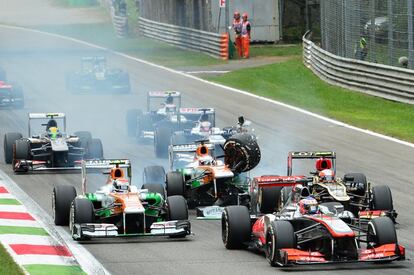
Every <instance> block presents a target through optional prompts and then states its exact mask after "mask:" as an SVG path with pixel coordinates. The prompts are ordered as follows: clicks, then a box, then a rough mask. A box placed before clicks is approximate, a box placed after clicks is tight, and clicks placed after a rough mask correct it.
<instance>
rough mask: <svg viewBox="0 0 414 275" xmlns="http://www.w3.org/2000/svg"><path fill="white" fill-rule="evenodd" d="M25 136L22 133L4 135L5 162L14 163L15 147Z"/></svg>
mask: <svg viewBox="0 0 414 275" xmlns="http://www.w3.org/2000/svg"><path fill="white" fill-rule="evenodd" d="M22 137H23V136H22V134H20V133H6V134H5V135H4V161H5V162H6V163H7V164H11V163H12V161H13V146H14V143H15V142H16V140H18V139H21V138H22Z"/></svg>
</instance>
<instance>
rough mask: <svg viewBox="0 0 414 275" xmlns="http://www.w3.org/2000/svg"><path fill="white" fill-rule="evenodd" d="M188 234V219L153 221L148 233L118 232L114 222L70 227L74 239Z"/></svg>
mask: <svg viewBox="0 0 414 275" xmlns="http://www.w3.org/2000/svg"><path fill="white" fill-rule="evenodd" d="M190 234H191V224H190V221H188V220H185V221H165V222H155V223H153V224H152V225H151V227H150V232H148V233H127V234H123V233H118V228H117V227H116V226H115V225H114V224H107V223H83V224H74V225H73V229H72V237H73V239H75V240H81V239H84V238H111V237H128V236H131V237H132V236H187V235H190Z"/></svg>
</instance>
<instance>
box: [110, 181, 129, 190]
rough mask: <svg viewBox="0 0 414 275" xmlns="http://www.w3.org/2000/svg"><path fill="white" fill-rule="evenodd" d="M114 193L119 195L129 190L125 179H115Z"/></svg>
mask: <svg viewBox="0 0 414 275" xmlns="http://www.w3.org/2000/svg"><path fill="white" fill-rule="evenodd" d="M113 186H114V191H115V192H120V193H126V192H128V190H129V183H128V180H127V179H122V178H119V179H115V180H114V181H113Z"/></svg>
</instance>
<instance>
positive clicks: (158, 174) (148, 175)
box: [143, 165, 165, 185]
mask: <svg viewBox="0 0 414 275" xmlns="http://www.w3.org/2000/svg"><path fill="white" fill-rule="evenodd" d="M152 183H158V184H162V185H165V170H164V167H162V166H159V165H153V166H147V167H145V168H144V173H143V184H152Z"/></svg>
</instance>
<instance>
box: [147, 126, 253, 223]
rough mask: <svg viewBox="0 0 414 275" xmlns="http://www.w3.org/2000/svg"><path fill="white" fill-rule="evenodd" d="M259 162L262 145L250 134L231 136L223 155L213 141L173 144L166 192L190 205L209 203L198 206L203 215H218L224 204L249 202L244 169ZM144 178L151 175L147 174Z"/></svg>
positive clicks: (250, 167)
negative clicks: (181, 198) (179, 196)
mask: <svg viewBox="0 0 414 275" xmlns="http://www.w3.org/2000/svg"><path fill="white" fill-rule="evenodd" d="M222 157H224V161H223V160H222V159H220V158H222ZM259 162H260V149H259V146H258V145H257V143H256V140H255V139H253V138H252V136H250V135H248V134H238V135H234V136H232V137H231V138H229V139H228V140H227V141H226V143H225V144H224V156H215V154H214V145H213V144H208V143H203V142H201V143H200V144H198V145H196V144H187V145H171V146H170V169H171V171H170V172H168V173H167V174H166V178H165V179H166V188H167V192H168V194H169V195H182V196H184V197H185V198H186V199H187V202H188V204H189V206H190V207H198V206H208V207H199V208H198V209H197V216H199V217H200V218H212V219H213V218H217V216H218V217H220V216H221V211H222V210H223V206H225V205H233V204H242V205H244V204H248V203H249V201H248V196H247V191H248V186H249V178H248V177H247V176H246V174H245V172H247V171H250V170H251V169H253V168H254V167H256V166H257V164H258V163H259ZM144 178H149V177H148V176H146V175H145V174H144ZM209 206H212V207H209Z"/></svg>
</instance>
